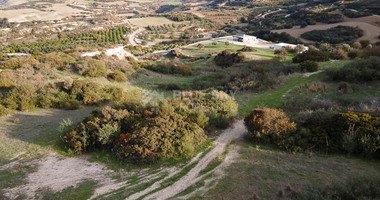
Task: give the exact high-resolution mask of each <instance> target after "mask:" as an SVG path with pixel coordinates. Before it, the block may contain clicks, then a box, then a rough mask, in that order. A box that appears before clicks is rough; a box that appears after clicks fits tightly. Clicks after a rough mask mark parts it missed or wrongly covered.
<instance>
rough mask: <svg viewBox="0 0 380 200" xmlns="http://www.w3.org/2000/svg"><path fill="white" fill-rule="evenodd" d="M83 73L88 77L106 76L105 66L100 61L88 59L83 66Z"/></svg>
mask: <svg viewBox="0 0 380 200" xmlns="http://www.w3.org/2000/svg"><path fill="white" fill-rule="evenodd" d="M83 68H84V71H83V72H82V74H83V75H84V76H89V77H104V76H106V71H107V68H106V64H105V63H104V62H103V61H101V60H96V59H90V60H88V61H86V62H85V63H84V64H83Z"/></svg>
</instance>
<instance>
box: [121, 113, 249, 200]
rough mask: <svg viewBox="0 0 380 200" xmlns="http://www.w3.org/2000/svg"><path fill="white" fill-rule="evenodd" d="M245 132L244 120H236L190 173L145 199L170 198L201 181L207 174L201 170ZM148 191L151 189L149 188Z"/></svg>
mask: <svg viewBox="0 0 380 200" xmlns="http://www.w3.org/2000/svg"><path fill="white" fill-rule="evenodd" d="M245 132H246V129H245V127H244V123H243V120H239V121H237V122H235V123H234V124H233V126H232V127H231V128H229V129H227V130H225V131H223V133H222V134H221V135H220V136H219V137H218V139H217V140H216V141H215V146H214V148H213V149H212V150H211V151H210V152H208V153H207V154H206V155H205V156H204V157H202V158H201V159H200V160H199V161H198V163H197V165H196V166H195V167H194V168H193V169H191V170H190V171H189V173H188V174H186V175H185V176H183V177H182V178H181V179H179V180H178V181H177V182H175V183H174V184H173V185H170V186H168V187H166V188H164V189H162V190H160V191H157V192H155V193H153V194H151V195H149V196H146V197H145V198H144V199H168V198H170V197H173V196H174V195H176V194H178V193H180V192H182V191H184V190H185V189H186V188H188V187H189V186H191V185H193V184H195V183H196V182H198V181H200V180H201V179H202V178H203V177H204V175H206V174H204V175H200V174H199V172H201V171H202V170H203V169H205V168H206V167H207V166H208V164H209V163H210V162H211V161H212V160H213V159H214V158H216V157H217V156H218V155H221V154H223V153H224V152H225V150H226V148H227V145H228V144H229V143H230V142H231V141H232V140H234V139H237V138H240V137H242V136H243V135H244V134H245ZM146 191H151V190H150V189H149V188H147V189H146ZM144 194H146V193H144V192H142V193H140V196H138V195H133V196H131V197H129V198H127V199H137V198H139V197H141V196H143V195H144Z"/></svg>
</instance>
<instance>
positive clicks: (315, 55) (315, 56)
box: [293, 49, 329, 63]
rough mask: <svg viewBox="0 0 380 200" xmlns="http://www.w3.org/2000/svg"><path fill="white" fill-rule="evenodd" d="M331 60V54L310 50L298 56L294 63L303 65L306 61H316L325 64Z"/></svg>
mask: <svg viewBox="0 0 380 200" xmlns="http://www.w3.org/2000/svg"><path fill="white" fill-rule="evenodd" d="M328 60H329V53H328V52H325V51H318V50H313V49H309V50H307V51H304V52H302V53H300V54H297V55H296V56H295V57H294V58H293V62H294V63H301V62H305V61H315V62H323V61H328Z"/></svg>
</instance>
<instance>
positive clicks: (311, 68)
mask: <svg viewBox="0 0 380 200" xmlns="http://www.w3.org/2000/svg"><path fill="white" fill-rule="evenodd" d="M300 69H301V71H303V72H316V71H318V69H319V64H318V63H317V62H314V61H309V60H308V61H304V62H302V63H300Z"/></svg>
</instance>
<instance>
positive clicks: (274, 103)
mask: <svg viewBox="0 0 380 200" xmlns="http://www.w3.org/2000/svg"><path fill="white" fill-rule="evenodd" d="M321 77H322V75H321V74H314V75H311V76H309V77H304V76H303V75H300V74H298V75H294V76H293V77H290V78H289V79H288V80H287V81H285V83H284V84H282V85H280V86H278V87H277V88H275V89H272V90H269V91H267V92H263V93H256V94H252V93H247V94H241V95H237V96H236V100H237V101H238V103H239V113H240V115H241V116H247V115H248V114H249V113H250V112H251V111H252V110H253V109H254V108H257V107H271V108H279V107H280V106H281V103H282V102H283V100H284V97H285V95H286V93H287V92H288V91H289V90H291V89H292V88H293V87H295V86H297V85H300V84H304V83H310V82H313V81H316V80H318V79H319V78H321Z"/></svg>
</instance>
